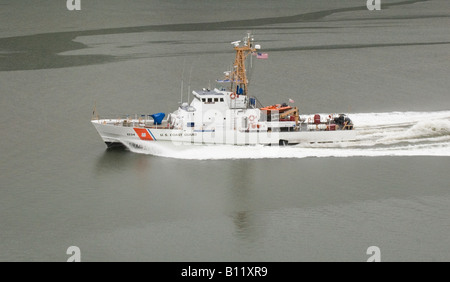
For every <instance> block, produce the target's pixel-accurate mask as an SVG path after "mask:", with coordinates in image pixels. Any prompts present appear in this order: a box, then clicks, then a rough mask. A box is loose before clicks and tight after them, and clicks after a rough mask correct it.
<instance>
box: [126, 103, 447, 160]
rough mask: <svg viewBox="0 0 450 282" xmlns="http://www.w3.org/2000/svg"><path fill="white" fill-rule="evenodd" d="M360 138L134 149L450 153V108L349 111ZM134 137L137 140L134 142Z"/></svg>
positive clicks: (223, 154) (158, 152)
mask: <svg viewBox="0 0 450 282" xmlns="http://www.w3.org/2000/svg"><path fill="white" fill-rule="evenodd" d="M349 116H350V118H351V119H352V120H353V122H354V124H355V127H356V129H355V130H357V132H358V140H357V141H356V142H355V141H352V142H340V143H332V144H306V145H305V144H300V145H296V146H287V147H279V146H272V147H269V146H231V145H178V144H172V143H170V142H147V141H141V142H139V143H138V145H140V147H141V148H135V147H130V148H129V149H130V150H131V151H133V152H136V153H143V154H151V155H155V156H161V157H169V158H179V159H197V160H206V159H263V158H307V157H360V156H367V157H376V156H450V111H441V112H392V113H360V114H350V115H349ZM135 143H136V142H135Z"/></svg>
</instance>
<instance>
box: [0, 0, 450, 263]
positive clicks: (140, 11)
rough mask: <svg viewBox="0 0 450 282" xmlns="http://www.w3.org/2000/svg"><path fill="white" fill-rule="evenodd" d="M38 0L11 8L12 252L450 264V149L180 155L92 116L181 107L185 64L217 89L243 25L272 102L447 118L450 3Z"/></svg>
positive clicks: (4, 70) (8, 243)
mask: <svg viewBox="0 0 450 282" xmlns="http://www.w3.org/2000/svg"><path fill="white" fill-rule="evenodd" d="M28 2H29V1H0V4H1V5H0V9H1V12H0V14H1V16H0V23H1V27H0V37H1V38H0V92H1V95H0V121H1V122H0V124H1V125H0V129H1V132H2V134H1V136H2V138H1V139H0V148H1V149H0V150H1V151H0V152H1V157H2V162H0V260H1V261H66V260H67V259H68V255H66V250H67V248H68V247H69V246H78V247H79V248H80V250H81V256H82V260H83V261H366V260H367V259H368V255H366V250H367V248H368V247H369V246H378V247H379V248H380V250H381V257H382V260H383V261H448V260H449V259H450V239H449V237H448V234H449V231H450V219H449V215H450V175H449V173H448V168H449V167H450V159H449V157H445V156H414V157H411V156H403V157H392V156H384V157H364V156H362V157H338V156H336V157H324V158H315V157H308V158H283V159H273V158H270V157H267V158H260V159H254V160H251V159H223V160H195V159H193V160H184V159H178V158H164V157H157V156H153V155H145V154H136V153H132V152H129V151H124V150H113V151H110V150H106V146H105V145H104V144H103V143H102V141H101V139H100V137H99V136H98V134H97V132H96V131H95V129H94V127H93V126H92V125H91V124H90V118H91V115H92V111H93V107H94V104H96V105H97V106H96V110H97V112H99V113H100V114H101V115H107V114H120V115H121V114H128V113H138V114H140V113H154V112H159V111H165V112H167V111H173V110H175V109H176V107H177V103H178V101H179V100H180V81H181V76H182V73H183V69H185V72H186V73H187V72H188V70H189V69H191V68H192V69H193V72H192V79H191V84H192V88H193V89H194V88H201V87H205V86H207V85H208V84H209V83H210V82H211V81H212V82H214V80H215V79H216V78H220V76H221V75H222V73H223V71H225V70H226V69H227V68H228V67H229V65H230V64H231V63H232V61H233V58H234V54H233V51H232V49H231V45H230V44H229V43H230V42H232V41H235V40H239V39H240V38H241V37H243V36H245V34H246V32H247V31H253V33H254V34H255V37H256V39H257V41H259V42H260V43H261V45H262V47H263V50H264V51H267V52H268V53H269V60H259V61H257V62H254V63H255V68H254V69H253V70H252V73H251V79H252V80H251V84H250V87H251V91H252V92H254V93H258V97H259V99H260V100H261V101H262V102H263V103H265V104H272V103H278V102H279V101H280V100H283V101H285V100H286V99H288V98H292V99H294V100H295V101H296V102H298V103H299V104H300V109H301V110H302V111H303V112H306V113H315V112H354V113H370V112H374V113H386V112H397V111H399V112H408V111H418V112H437V111H448V110H449V109H450V95H449V89H450V80H449V79H448V73H449V69H450V63H449V58H450V33H449V32H448V30H449V29H448V27H449V26H450V18H449V16H450V3H449V2H448V1H446V0H430V1H382V2H383V6H382V10H381V11H375V12H370V11H367V9H366V8H365V2H366V1H360V0H349V1H316V0H315V1H312V0H311V1H256V0H255V1H253V0H252V1H244V2H243V1H234V0H233V1H232V0H230V1H220V2H217V3H216V2H214V4H212V3H211V2H210V1H201V0H195V1H189V3H190V4H189V5H188V4H186V3H185V2H186V1H178V0H176V1H175V0H174V1H163V2H161V1H143V0H142V1H133V3H132V4H131V3H128V2H127V1H118V0H115V1H106V0H104V1H94V2H95V3H91V1H83V0H82V11H79V12H69V11H67V9H66V7H65V3H63V2H64V1H57V2H58V3H57V2H56V1H40V2H39V3H40V5H39V6H38V7H36V6H33V7H31V6H29V5H28V4H27V3H28ZM59 2H61V3H62V4H61V3H59ZM125 2H127V4H125ZM32 23H33V24H32ZM184 99H187V98H186V97H185V98H184ZM443 134H444V137H445V136H448V135H450V133H447V135H445V131H444V133H443Z"/></svg>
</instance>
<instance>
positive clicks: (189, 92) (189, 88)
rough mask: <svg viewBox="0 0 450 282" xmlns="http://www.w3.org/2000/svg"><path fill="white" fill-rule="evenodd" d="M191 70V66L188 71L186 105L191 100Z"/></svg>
mask: <svg viewBox="0 0 450 282" xmlns="http://www.w3.org/2000/svg"><path fill="white" fill-rule="evenodd" d="M192 68H193V66H192V65H191V69H190V71H189V85H188V103H189V101H190V100H191V98H190V97H191V76H192Z"/></svg>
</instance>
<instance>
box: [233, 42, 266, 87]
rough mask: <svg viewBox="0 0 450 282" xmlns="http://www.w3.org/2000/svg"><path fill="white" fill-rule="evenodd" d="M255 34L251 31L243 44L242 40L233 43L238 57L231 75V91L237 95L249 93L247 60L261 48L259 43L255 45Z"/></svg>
mask: <svg viewBox="0 0 450 282" xmlns="http://www.w3.org/2000/svg"><path fill="white" fill-rule="evenodd" d="M253 41H254V39H253V36H251V34H250V33H248V34H247V37H245V38H244V42H243V45H241V44H240V43H241V41H235V42H232V43H231V44H233V45H234V50H236V57H235V59H234V64H233V70H232V71H231V75H230V82H231V91H232V92H233V93H235V94H236V95H247V93H248V92H247V91H248V79H247V72H246V69H245V60H246V59H247V57H248V56H249V55H250V54H252V53H254V52H256V50H257V49H259V45H254V42H253Z"/></svg>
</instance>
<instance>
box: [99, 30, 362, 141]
mask: <svg viewBox="0 0 450 282" xmlns="http://www.w3.org/2000/svg"><path fill="white" fill-rule="evenodd" d="M232 44H233V46H234V50H235V51H236V57H235V60H234V65H233V69H232V71H229V72H225V76H226V77H225V79H224V80H221V81H220V82H225V83H227V84H229V85H228V86H229V87H228V88H224V87H222V88H221V89H217V88H215V89H205V88H204V89H202V90H200V91H193V92H192V94H193V100H192V101H191V103H190V104H188V103H183V104H182V105H181V106H179V107H178V109H177V110H176V111H174V112H172V113H169V114H167V118H166V114H165V113H157V114H152V115H134V116H131V117H130V116H126V117H121V118H100V117H99V116H96V117H94V118H93V119H92V124H93V125H94V126H95V128H96V129H97V131H98V133H99V134H100V136H101V138H102V139H103V141H104V142H105V143H106V145H107V146H108V147H114V146H125V147H128V148H129V147H138V148H139V147H141V146H142V145H141V144H142V142H141V141H148V142H180V143H194V144H230V145H256V144H262V145H290V144H299V143H315V142H340V141H348V140H354V139H355V138H356V134H355V131H354V130H353V123H352V121H351V120H350V119H349V118H348V117H347V116H346V115H344V114H339V115H335V114H330V115H322V116H321V115H318V114H316V115H311V116H309V117H308V116H304V115H302V116H300V115H299V110H298V108H297V107H292V106H289V105H287V104H276V105H271V106H265V107H264V106H262V105H261V104H260V103H259V101H258V99H257V98H256V97H255V96H251V95H250V94H249V92H248V79H247V75H246V68H245V61H246V58H248V56H250V55H252V54H258V56H261V57H265V56H266V55H265V54H261V53H257V50H259V49H260V46H259V45H256V44H254V39H253V37H252V36H251V35H250V34H248V35H247V37H245V38H244V39H243V40H242V41H236V42H232ZM291 102H292V101H291Z"/></svg>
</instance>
